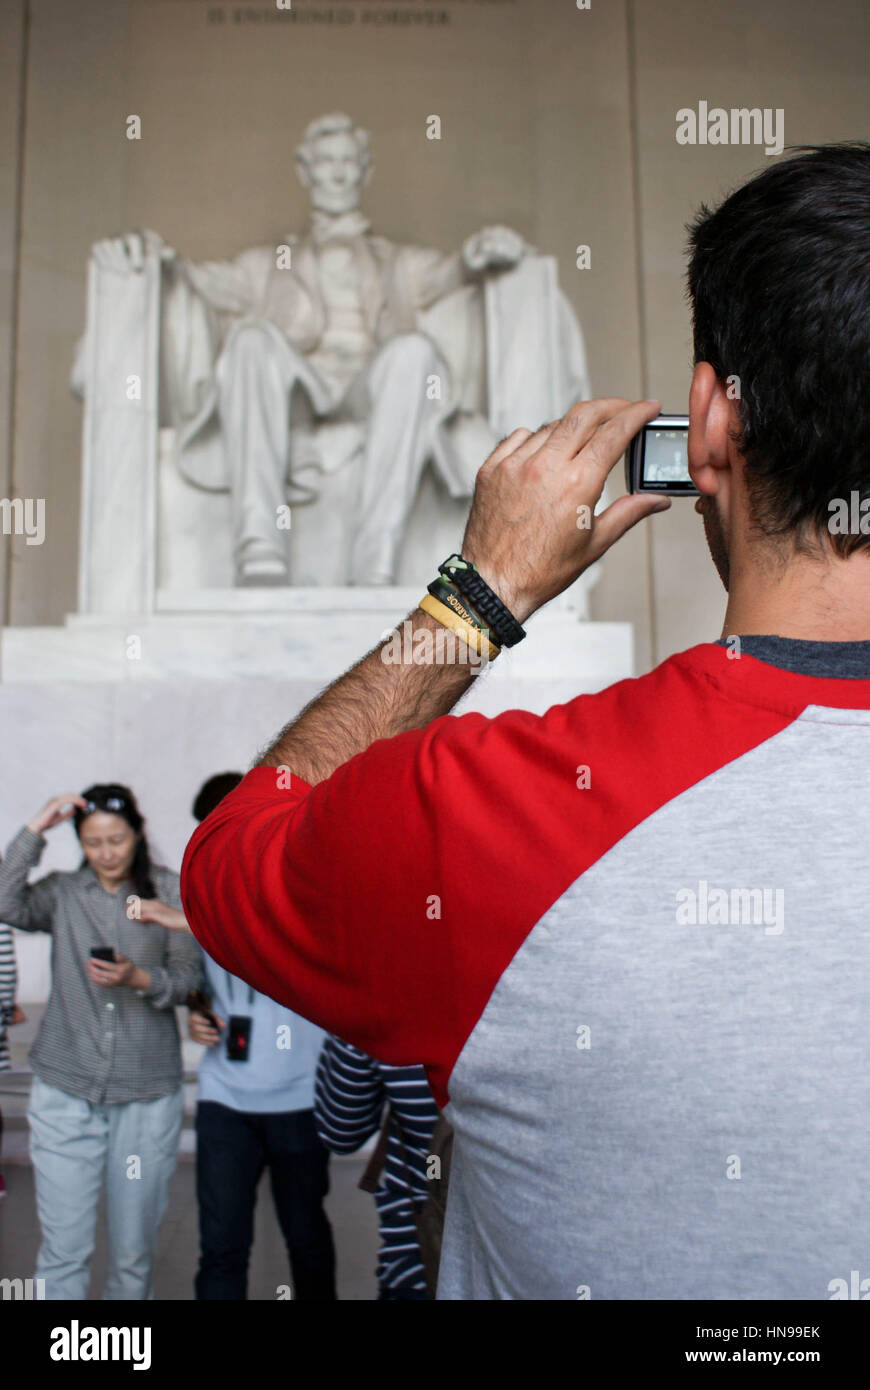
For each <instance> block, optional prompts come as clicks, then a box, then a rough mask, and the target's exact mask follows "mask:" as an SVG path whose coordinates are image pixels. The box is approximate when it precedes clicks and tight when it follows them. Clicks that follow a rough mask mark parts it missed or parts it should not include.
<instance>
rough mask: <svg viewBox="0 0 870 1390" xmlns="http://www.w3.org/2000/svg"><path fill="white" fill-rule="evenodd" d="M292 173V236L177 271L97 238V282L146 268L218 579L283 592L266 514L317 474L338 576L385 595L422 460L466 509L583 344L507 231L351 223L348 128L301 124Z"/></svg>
mask: <svg viewBox="0 0 870 1390" xmlns="http://www.w3.org/2000/svg"><path fill="white" fill-rule="evenodd" d="M297 172H298V176H299V178H300V180H301V182H302V184H303V185H304V186H305V188H306V189H307V190H308V192H309V195H310V198H311V203H312V216H311V224H310V227H309V229H308V231H307V233H306V234H305V235H304V236H301V237H297V236H287V237H285V239H284V241H283V242H282V243H280V244H278V245H271V246H262V247H254V248H251V249H249V250H246V251H243V252H242V253H241V254H240V255H238V256H237V257H236V258H235V259H234V260H232V261H227V262H223V261H209V262H206V263H203V264H194V263H192V262H190V261H188V260H185V259H183V258H182V257H181V256H180V255H178V254H177V253H176V252H175V251H174V250H172V249H171V248H169V247H167V246H166V245H165V244H164V243H163V242H162V241H161V240H160V238H159V237H157V236H156V235H155V234H154V233H152V232H146V233H142V234H134V235H130V236H126V237H118V238H111V239H109V240H107V241H102V242H98V243H97V244H96V245H95V247H94V249H93V253H92V258H93V263H94V266H95V268H96V271H97V273H102V274H103V275H104V276H108V277H109V279H110V280H111V279H112V278H113V277H117V276H118V275H121V276H131V275H135V274H136V273H137V271H140V270H141V269H142V266H143V264H144V261H145V258H146V257H147V256H148V255H152V256H153V255H156V256H158V257H159V260H160V263H161V265H162V271H161V275H160V283H161V290H160V329H159V352H160V368H159V371H160V381H161V393H160V394H161V406H160V410H161V423H163V424H171V425H172V426H173V427H174V430H175V441H176V442H175V460H176V464H177V467H178V469H179V470H180V473H181V475H182V477H183V478H184V479H186V480H187V483H188V484H193V485H194V486H195V487H196V488H203V489H207V490H209V491H223V492H229V493H230V496H231V511H232V527H233V536H232V551H233V557H234V565H235V574H234V576H233V581H234V582H235V583H236V584H239V585H268V584H278V585H281V584H288V583H290V582H291V567H290V564H289V556H290V547H291V546H292V545H293V538H294V530H293V527H290V528H289V529H288V527H287V526H286V524H282V517H285V516H286V514H287V513H288V509H292V510H293V511H294V513H295V508H296V507H299V506H308V505H310V504H312V503H315V502H317V500H318V499H319V498H321V497H322V496H325V495H326V494H325V493H324V488H325V487H326V486H327V484H328V483H330V479H331V485H332V486H333V493H332V494H331V495H332V496H339V497H340V503H337V504H336V505H340V506H341V507H343V508H344V509H345V512H346V516H347V528H346V545H344V546H343V547H342V548H343V550H344V551H345V556H344V558H343V561H342V563H343V565H344V573H343V577H342V582H345V583H350V584H357V585H385V584H390V583H393V582H395V573H396V565H397V555H398V551H399V548H400V545H401V542H402V538H403V535H404V532H405V528H406V525H407V522H408V517H409V515H410V513H411V510H412V508H413V505H414V501H415V498H416V496H417V491H418V488H419V485H420V481H421V477H422V475H423V471H424V469H425V468H426V466H427V464H428V463H431V464H432V466H433V468H434V469H435V472H436V475H440V478H441V479H442V481H443V483H444V484H446V487H447V489H448V491H449V494H450V496H451V497H452V498H466V497H469V496H470V495H471V492H472V490H473V484H474V475H475V472H476V470H477V468H478V467H479V466H480V464H481V463H482V462H483V459H484V458H485V457H486V453H487V452H488V448H489V447H491V446H492V444H493V443H494V442H495V440H496V439H497V438H498V437H500V436H501V435H502V434H504V433H506V432H507V431H508V430H509V429H511V428H514V427H515V426H516V425H517V424H526V425H528V426H529V427H531V428H536V427H537V426H539V425H540V424H542V423H543V422H544V421H545V420H546V419H550V418H554V417H555V416H556V415H558V414H559V413H560V412H561V411H562V410H564V409H565V408H566V407H567V405H568V404H569V403H570V401H571V400H572V399H577V398H580V397H585V396H588V395H589V384H588V380H587V377H586V366H585V353H584V348H583V339H582V335H581V333H580V329H579V325H578V324H577V321H576V319H575V317H574V315H573V313H572V311H571V309H570V307H569V306H568V304H567V301H566V300H565V299H564V297H563V296H562V295H561V293H560V292H559V290H558V287H557V285H556V281H555V269H554V266H555V263H554V262H553V261H552V260H551V259H550V258H547V257H543V256H539V255H538V254H537V252H535V251H534V250H533V248H531V247H529V246H527V245H526V244H525V242H524V241H523V239H522V237H521V236H520V235H519V234H518V233H516V232H514V231H511V230H510V229H508V228H506V227H501V226H491V227H485V228H484V229H483V230H482V231H479V232H477V233H476V234H474V235H472V236H470V237H469V238H468V239H467V240H466V241H465V242H464V244H463V246H462V248H461V251H459V252H456V253H453V254H443V253H441V252H440V251H436V250H430V249H425V248H421V247H417V246H401V245H396V244H395V243H393V242H391V241H388V240H387V239H386V238H384V237H381V236H376V235H374V234H373V232H372V230H371V227H370V224H369V222H368V219H367V218H366V217H365V216H364V214H363V213H362V212H361V210H360V200H361V195H362V191H363V188H364V187H365V185H366V183H367V181H368V179H369V177H370V175H371V172H372V160H371V153H370V140H369V136H368V134H367V133H366V132H365V131H363V130H361V129H359V128H358V127H356V126H355V125H354V123H353V121H352V120H351V119H350V118H349V117H348V116H345V115H341V114H336V115H329V116H323V117H321V118H319V119H318V120H315V121H312V122H311V124H310V125H309V126H308V128H307V129H306V131H305V133H304V136H303V138H302V143H301V145H300V146H299V149H298V152H297ZM524 268H525V274H523V271H524ZM487 292H488V293H489V298H488V299H487V297H486V295H487ZM93 302H94V301H93V300H92V303H93ZM88 331H89V332H95V331H97V329H96V327H95V326H94V325H93V324H89V326H88ZM536 335H538V336H541V335H543V339H546V340H547V341H546V342H545V343H544V344H543V346H542V345H541V344H540V343H537V342H536V340H535V339H536ZM83 342H84V340H83ZM79 357H80V359H81V360H80V361H79V363H78V365H77V368H76V371H75V372H74V382H76V381H77V383H78V386H79V388H80V390H81V391H82V392H83V393H86V392H88V383H87V379H86V378H87V371H86V369H85V367H84V365H83V360H84V357H85V349H84V348H83V349H82V351H81V352H80V354H79ZM97 394H98V393H95V396H96V395H97ZM517 411H525V412H526V413H528V414H529V415H530V417H534V418H528V419H525V418H521V419H518V418H515V417H516V412H517ZM535 412H536V414H535ZM475 419H476V421H477V424H478V426H479V427H485V428H478V429H477V431H476V432H475V430H474V429H471V430H469V423H470V422H472V421H473V420H475ZM342 470H344V471H343V472H342ZM336 482H337V483H338V490H337V491H336V490H335V484H336ZM295 525H296V523H295V521H294V523H293V526H295ZM335 573H336V571H335V565H334V564H332V566H331V568H330V569H329V575H330V576H331V577H327V578H326V580H325V581H324V580H323V579H321V580H319V581H318V580H317V578H316V576H315V582H327V583H328V582H335ZM227 578H228V579H229V578H230V576H227ZM307 582H311V576H309V579H308V581H307Z"/></svg>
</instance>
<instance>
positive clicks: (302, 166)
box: [296, 155, 311, 188]
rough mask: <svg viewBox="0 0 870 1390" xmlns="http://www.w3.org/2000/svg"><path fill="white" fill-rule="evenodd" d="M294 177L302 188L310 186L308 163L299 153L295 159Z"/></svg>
mask: <svg viewBox="0 0 870 1390" xmlns="http://www.w3.org/2000/svg"><path fill="white" fill-rule="evenodd" d="M296 177H297V179H298V180H299V182H300V183H301V184H302V187H303V188H310V187H311V174H310V173H309V172H308V163H307V161H306V160H304V159H303V158H302V156H301V155H298V156H297V159H296Z"/></svg>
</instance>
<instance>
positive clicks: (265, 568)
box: [236, 555, 290, 589]
mask: <svg viewBox="0 0 870 1390" xmlns="http://www.w3.org/2000/svg"><path fill="white" fill-rule="evenodd" d="M289 583H290V575H289V573H288V570H287V566H286V564H285V563H284V561H283V560H282V559H281V557H280V555H262V556H258V557H254V556H251V557H249V558H248V559H246V560H242V562H241V564H240V565H239V569H238V575H237V578H236V584H237V585H239V586H240V587H241V588H249V589H252V588H263V587H268V586H270V585H271V586H273V587H274V586H280V585H282V584H289Z"/></svg>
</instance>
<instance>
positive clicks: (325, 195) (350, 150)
mask: <svg viewBox="0 0 870 1390" xmlns="http://www.w3.org/2000/svg"><path fill="white" fill-rule="evenodd" d="M371 170H372V156H371V141H370V138H369V133H368V131H367V130H361V129H360V127H359V126H355V125H354V123H353V121H352V120H351V119H350V116H344V115H342V114H341V113H340V112H336V113H335V114H334V115H332V116H319V117H318V118H317V120H316V121H312V122H311V124H310V125H309V126H308V127H307V129H306V131H305V134H304V135H303V137H302V144H301V145H300V146H299V148H298V150H297V151H296V172H297V173H298V175H299V180H300V182H301V183H303V184H304V185H305V187H306V188H307V189H308V190H309V192H310V193H311V201H312V203H313V204H314V206H315V207H316V208H317V209H318V211H319V212H328V213H333V214H335V213H341V212H352V211H353V210H354V209H355V208H357V207H359V201H360V195H361V193H362V190H363V187H364V185H365V184H366V183H367V182H368V179H369V176H370V174H371Z"/></svg>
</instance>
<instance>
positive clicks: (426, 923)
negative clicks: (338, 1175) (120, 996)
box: [181, 647, 783, 1104]
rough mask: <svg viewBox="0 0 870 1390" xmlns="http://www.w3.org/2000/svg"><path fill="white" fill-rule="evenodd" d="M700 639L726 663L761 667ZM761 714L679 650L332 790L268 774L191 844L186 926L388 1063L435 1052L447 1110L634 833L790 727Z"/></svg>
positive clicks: (441, 722) (437, 727)
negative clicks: (461, 1070)
mask: <svg viewBox="0 0 870 1390" xmlns="http://www.w3.org/2000/svg"><path fill="white" fill-rule="evenodd" d="M695 650H696V651H700V652H702V653H703V652H705V651H706V652H707V656H706V658H705V661H706V665H707V666H710V667H711V668H713V669H717V670H718V669H719V668H720V667H721V666H722V665H726V666H727V665H730V666H734V665H738V666H740V667H743V666H745V665H746V664H747V661H749V660H751V658H747V659H746V660H745V661H744V662H741V663H726V662H725V657H724V655H723V654H722V652H721V649H719V648H716V647H713V648H698V649H695ZM689 655H691V654H689ZM738 675H739V672H738ZM732 679H733V680H736V679H737V677H736V676H733V675H732ZM750 713H751V711H749V712H748V707H747V706H745V705H743V704H741V703H740V702H739V701H738V702H732V701H727V700H722V699H717V698H714V692H713V687H712V686H710V687H708V686H707V684H706V680H705V679H701V680H700V681H699V678H698V674H696V673H695V671H694V668H693V666H692V664H691V663H687V661H686V660H685V658H684V657H680V658H671V659H670V660H669V661H668V662H666V663H664V665H663V666H661V667H659V668H657V670H656V671H655V672H651V673H650V674H649V675H647V676H644V677H642V678H641V679H639V680H628V681H622V682H620V683H619V684H618V685H614V686H611V687H610V688H609V689H608V690H605V691H602V692H601V693H600V694H597V695H582V696H578V697H577V698H576V699H574V700H571V701H570V702H569V703H567V704H563V705H554V706H553V707H552V708H551V709H549V710H548V711H547V712H546V713H545V714H543V715H535V714H532V713H529V712H527V711H522V710H511V711H509V712H508V713H506V714H501V715H499V716H497V717H496V718H494V719H487V718H485V717H484V716H483V715H480V714H476V713H469V714H464V715H458V716H457V715H445V716H444V717H442V718H440V719H436V720H434V721H433V722H432V723H431V724H429V725H428V726H427V727H426V728H425V729H423V730H415V731H412V732H409V733H405V734H400V735H399V736H398V737H396V738H392V739H381V740H379V741H378V742H376V743H374V744H372V746H371V747H370V748H368V749H367V750H366V751H365V752H363V753H359V754H358V755H357V756H356V757H354V758H352V759H351V760H350V761H349V762H347V763H345V764H344V765H343V766H342V767H339V768H338V769H336V771H335V772H334V773H333V774H332V776H331V777H329V778H327V779H326V780H325V781H324V782H320V783H318V785H317V786H316V787H311V786H309V785H308V784H307V783H306V782H302V781H300V780H299V779H298V778H291V779H290V784H289V785H288V786H285V785H283V783H284V780H285V777H284V775H282V774H280V772H279V770H278V769H276V768H271V767H258V768H255V769H254V770H253V771H252V772H249V773H248V775H247V776H246V777H245V778H244V780H243V781H242V783H241V784H240V785H239V786H238V787H237V788H236V790H235V791H234V792H232V793H231V794H230V795H229V796H227V797H225V799H224V800H223V801H222V802H221V803H220V805H219V806H218V807H217V809H216V810H215V811H214V812H213V813H212V814H211V815H210V816H209V817H208V819H207V820H205V821H204V822H203V824H202V825H201V826H200V827H199V829H198V830H197V831H196V832H195V834H194V835H193V838H192V839H191V841H190V843H189V845H188V847H187V851H186V853H185V856H184V863H183V865H182V871H181V891H182V898H183V901H184V907H185V911H186V913H187V918H188V921H189V922H190V925H191V927H192V928H193V931H194V934H195V935H196V937H197V939H198V940H199V941H200V942H201V943H202V945H203V946H204V948H205V949H206V951H207V952H208V953H209V955H211V956H213V957H214V959H215V960H216V961H217V962H218V963H219V964H220V965H223V966H225V967H226V969H228V970H230V971H232V972H233V974H235V975H238V976H240V977H241V978H242V979H245V980H248V981H250V983H251V984H253V985H254V986H255V987H256V988H257V989H259V990H261V991H262V992H263V993H265V994H268V995H270V996H271V997H272V998H273V999H276V1000H278V1002H279V1003H282V1004H284V1005H286V1006H287V1007H288V1008H291V1009H293V1010H295V1011H296V1012H297V1013H300V1014H302V1015H303V1016H304V1017H306V1018H309V1019H312V1020H313V1021H314V1022H315V1023H318V1024H320V1026H321V1027H323V1028H325V1029H327V1030H328V1031H329V1032H332V1033H336V1034H337V1035H338V1036H339V1037H341V1038H343V1039H345V1040H346V1041H348V1042H351V1043H354V1044H355V1045H356V1046H357V1047H359V1048H361V1049H362V1050H363V1051H364V1052H367V1053H370V1054H371V1055H372V1056H374V1057H377V1058H378V1059H379V1060H380V1061H382V1062H390V1063H399V1064H413V1063H418V1062H420V1063H422V1064H423V1065H424V1066H425V1067H426V1068H427V1071H428V1074H429V1080H430V1083H431V1085H432V1087H433V1091H434V1093H435V1096H436V1099H438V1100H439V1102H440V1103H442V1104H443V1103H444V1102H445V1100H446V1098H447V1081H448V1078H449V1076H450V1072H451V1071H452V1069H453V1065H454V1063H455V1061H456V1058H457V1057H458V1055H459V1053H460V1051H461V1050H462V1047H463V1046H464V1044H465V1041H466V1039H467V1038H468V1036H469V1034H470V1032H471V1031H472V1029H473V1028H474V1026H475V1024H476V1023H477V1021H478V1019H479V1018H480V1015H481V1013H482V1012H483V1010H484V1008H485V1007H486V1004H487V1001H488V1000H489V997H490V995H491V994H492V991H493V989H494V988H495V986H496V984H497V982H498V980H499V978H500V977H501V975H502V973H503V972H504V971H505V969H506V968H507V967H508V965H509V964H510V962H511V960H512V959H513V957H514V955H515V954H516V952H517V951H518V950H519V949H520V947H521V946H522V944H523V942H524V941H525V939H526V937H527V936H528V934H529V932H530V931H531V930H532V928H533V927H534V926H535V924H536V922H538V921H539V920H540V918H541V917H542V916H543V915H544V913H545V912H547V910H548V909H549V908H550V907H551V906H552V905H553V903H554V902H556V901H557V900H558V898H559V897H560V896H561V894H563V893H564V892H565V891H566V890H567V888H569V887H570V885H571V884H572V883H573V882H574V881H575V880H576V879H577V878H578V877H579V875H581V874H582V873H584V872H585V871H586V870H587V869H588V868H589V867H590V865H592V864H594V863H595V862H596V860H597V859H598V858H600V856H601V855H603V854H605V853H606V852H607V850H609V849H610V848H611V846H612V845H614V844H615V843H616V841H617V840H618V839H619V838H620V837H621V836H623V835H625V834H627V833H628V832H629V831H630V830H631V828H632V827H633V826H634V825H637V824H638V823H639V822H640V821H641V820H643V819H644V818H645V817H646V816H648V815H650V814H651V813H652V812H653V811H654V810H655V809H656V808H657V807H658V806H661V805H663V804H664V803H665V802H666V801H668V800H669V799H670V798H671V797H672V796H677V795H679V794H680V793H681V792H682V791H683V790H684V789H685V787H687V786H689V785H691V784H692V783H694V782H696V781H698V780H700V779H701V778H702V777H705V776H707V775H708V774H709V773H711V772H712V771H714V770H715V769H716V768H717V767H719V766H721V765H722V763H724V762H726V761H728V760H729V759H730V758H733V757H737V756H739V755H740V754H741V753H742V752H744V751H745V750H746V748H747V747H751V746H753V745H754V744H755V743H757V742H758V741H759V740H760V739H761V738H764V737H767V736H769V735H770V733H772V732H775V731H776V729H777V728H778V727H780V726H781V724H782V722H783V721H782V716H780V715H778V714H777V713H776V712H775V711H773V710H772V711H770V712H767V711H764V710H761V709H760V710H757V711H756V713H755V714H754V715H752V717H750ZM584 769H585V771H584Z"/></svg>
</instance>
